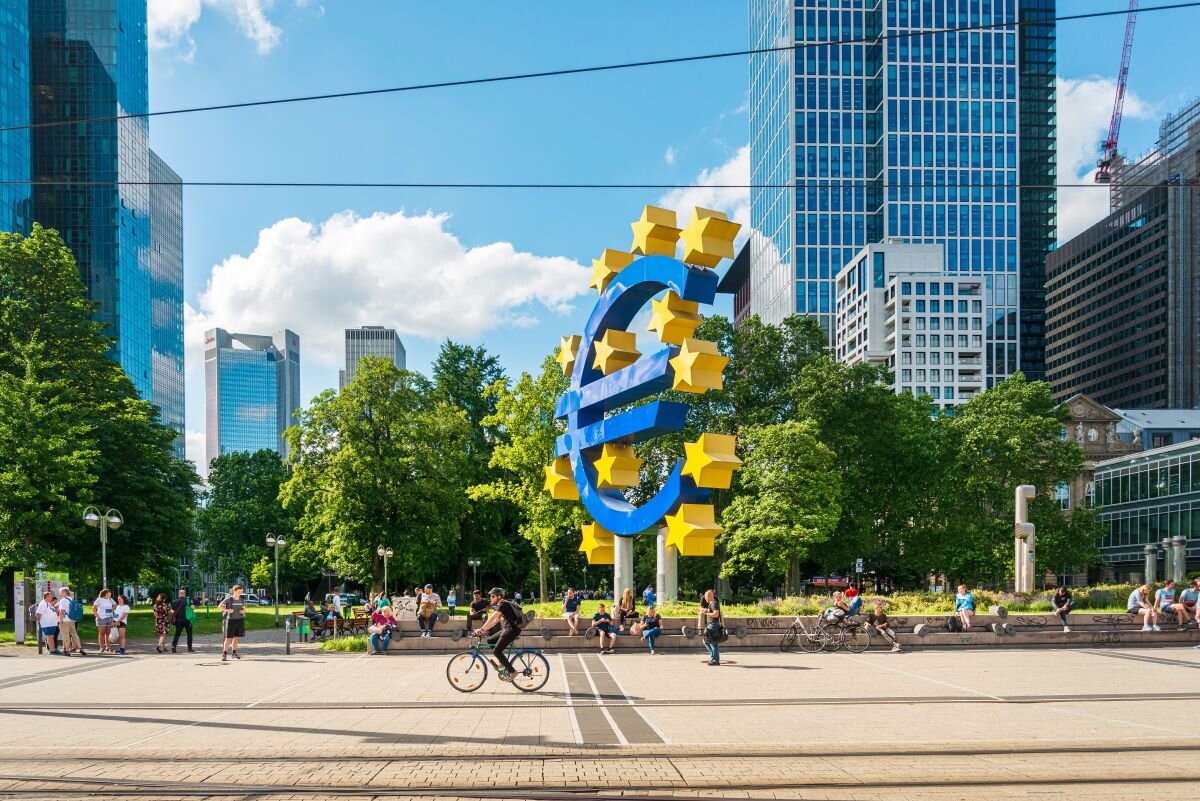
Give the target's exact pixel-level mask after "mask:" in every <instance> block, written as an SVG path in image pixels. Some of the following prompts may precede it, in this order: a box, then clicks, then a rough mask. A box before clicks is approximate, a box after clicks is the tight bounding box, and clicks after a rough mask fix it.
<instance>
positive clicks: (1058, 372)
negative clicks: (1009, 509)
mask: <svg viewBox="0 0 1200 801" xmlns="http://www.w3.org/2000/svg"><path fill="white" fill-rule="evenodd" d="M1197 151H1200V101H1196V102H1195V103H1193V104H1192V105H1190V106H1188V107H1187V108H1185V109H1184V110H1183V111H1182V112H1180V113H1179V114H1176V115H1173V116H1172V117H1169V118H1168V119H1167V122H1166V123H1164V125H1163V128H1162V131H1161V135H1160V138H1159V142H1158V145H1157V146H1156V147H1155V148H1154V150H1152V151H1151V152H1150V153H1149V154H1147V155H1146V156H1144V157H1142V158H1140V159H1137V160H1135V161H1133V162H1130V163H1127V164H1123V165H1120V166H1119V167H1118V169H1117V171H1116V173H1115V175H1114V176H1113V185H1112V189H1111V191H1112V195H1113V197H1114V198H1119V199H1120V200H1121V201H1122V205H1120V206H1118V207H1117V208H1116V209H1115V210H1114V211H1113V213H1111V214H1110V215H1109V216H1108V217H1106V218H1104V219H1103V220H1101V221H1100V222H1098V223H1096V224H1095V225H1093V226H1092V227H1091V228H1089V229H1087V230H1086V231H1084V232H1083V233H1081V234H1079V235H1078V236H1077V237H1075V238H1074V239H1072V240H1071V241H1070V242H1067V243H1065V244H1063V245H1062V246H1061V247H1060V248H1059V249H1058V250H1056V251H1055V252H1054V253H1052V254H1051V255H1050V257H1049V259H1047V263H1046V271H1047V278H1046V287H1047V296H1046V309H1047V321H1046V331H1047V347H1046V367H1047V377H1048V378H1049V380H1050V383H1051V385H1052V386H1053V388H1054V392H1055V395H1057V396H1058V397H1062V398H1066V397H1069V396H1071V395H1073V394H1075V393H1077V392H1082V393H1085V394H1087V395H1088V396H1090V397H1092V398H1093V399H1095V400H1096V401H1098V402H1100V403H1103V404H1105V405H1107V406H1110V407H1120V408H1132V409H1190V408H1194V407H1197V406H1200V354H1198V353H1197V348H1196V343H1197V337H1200V155H1198V153H1197Z"/></svg>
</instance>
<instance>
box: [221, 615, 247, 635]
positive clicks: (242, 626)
mask: <svg viewBox="0 0 1200 801" xmlns="http://www.w3.org/2000/svg"><path fill="white" fill-rule="evenodd" d="M225 636H226V637H245V636H246V618H244V617H238V618H230V619H229V620H226V621H225Z"/></svg>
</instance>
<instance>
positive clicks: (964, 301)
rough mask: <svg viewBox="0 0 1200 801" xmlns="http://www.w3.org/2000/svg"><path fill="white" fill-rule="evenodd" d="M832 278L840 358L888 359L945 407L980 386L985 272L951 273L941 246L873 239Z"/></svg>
mask: <svg viewBox="0 0 1200 801" xmlns="http://www.w3.org/2000/svg"><path fill="white" fill-rule="evenodd" d="M835 285H836V287H837V296H836V309H837V313H836V320H835V324H834V337H833V343H832V344H833V352H834V355H835V356H836V357H837V359H838V360H839V361H841V362H844V363H846V364H860V363H868V364H880V365H884V366H886V367H887V368H888V369H889V370H890V371H891V373H892V384H891V386H892V388H893V389H894V390H895V391H896V392H907V393H909V394H910V395H917V396H922V395H927V396H929V397H930V398H932V399H933V402H934V404H935V405H937V406H938V407H940V408H942V409H950V408H953V407H954V406H956V405H958V404H959V403H962V402H964V401H968V400H970V399H971V398H973V397H975V395H977V394H978V393H979V392H980V390H982V389H983V322H984V310H983V279H982V278H981V277H980V276H976V275H970V274H963V273H950V272H947V271H946V266H945V254H944V251H943V249H942V246H941V245H906V244H895V243H887V244H879V245H868V246H867V247H865V248H863V250H862V251H861V252H860V253H859V254H858V256H856V257H855V258H854V260H852V261H851V262H850V263H849V264H847V265H846V266H845V267H843V268H842V270H841V272H839V273H838V275H837V279H836V283H835Z"/></svg>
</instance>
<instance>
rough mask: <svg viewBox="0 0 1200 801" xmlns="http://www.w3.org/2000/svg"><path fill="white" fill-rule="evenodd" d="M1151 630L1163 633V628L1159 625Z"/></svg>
mask: <svg viewBox="0 0 1200 801" xmlns="http://www.w3.org/2000/svg"><path fill="white" fill-rule="evenodd" d="M1150 628H1151V629H1153V630H1154V631H1162V626H1159V625H1157V624H1155V625H1153V626H1151V627H1150Z"/></svg>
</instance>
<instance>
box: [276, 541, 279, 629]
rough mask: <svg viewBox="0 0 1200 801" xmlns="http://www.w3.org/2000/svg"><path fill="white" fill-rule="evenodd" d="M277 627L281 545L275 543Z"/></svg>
mask: <svg viewBox="0 0 1200 801" xmlns="http://www.w3.org/2000/svg"><path fill="white" fill-rule="evenodd" d="M275 625H276V626H278V625H279V543H278V542H276V543H275Z"/></svg>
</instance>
